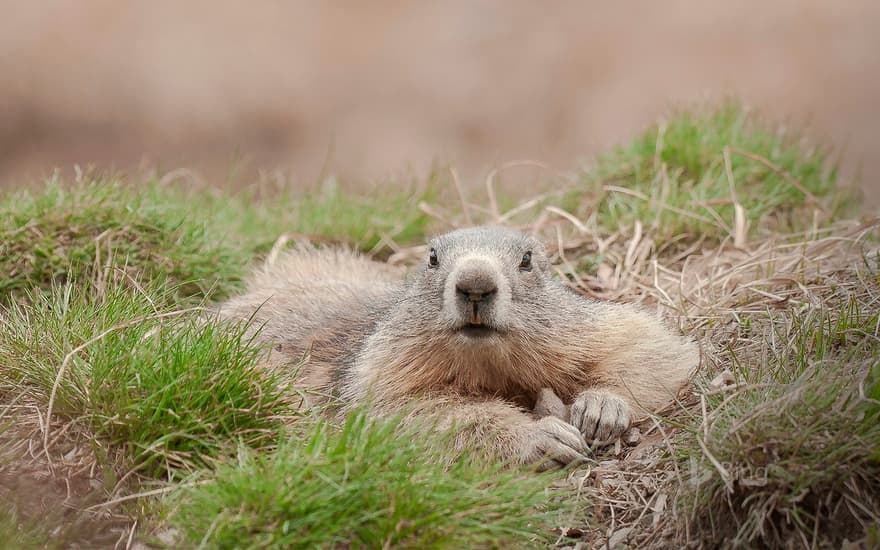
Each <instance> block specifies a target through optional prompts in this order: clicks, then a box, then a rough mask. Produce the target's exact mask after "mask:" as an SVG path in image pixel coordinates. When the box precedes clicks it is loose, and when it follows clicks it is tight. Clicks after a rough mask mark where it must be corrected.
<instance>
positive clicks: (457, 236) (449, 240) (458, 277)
mask: <svg viewBox="0 0 880 550" xmlns="http://www.w3.org/2000/svg"><path fill="white" fill-rule="evenodd" d="M549 267H550V262H549V261H548V260H547V256H546V253H545V251H544V247H543V246H542V245H541V243H540V242H538V241H537V240H535V239H533V238H531V237H529V236H527V235H523V234H521V233H519V232H516V231H513V230H510V229H505V228H499V227H477V228H470V229H461V230H458V231H453V232H451V233H447V234H445V235H441V236H439V237H436V238H434V239H433V240H431V241H430V242H429V243H428V254H427V257H426V258H425V262H424V266H423V267H422V269H421V270H420V271H419V272H418V273H417V274H416V276H415V277H414V278H413V279H412V280H411V281H410V290H411V291H412V292H415V293H417V294H419V295H420V296H422V297H423V300H424V302H423V305H424V306H425V310H423V311H424V312H425V313H427V314H429V315H431V316H432V318H433V319H434V322H435V323H436V325H437V328H438V329H439V330H441V331H444V332H447V333H451V334H452V335H454V336H455V337H456V339H457V341H458V342H460V343H461V344H463V345H475V344H479V345H485V344H491V343H492V342H497V343H500V340H501V339H503V338H504V337H505V336H506V335H508V334H510V333H516V332H518V331H522V330H525V326H524V324H523V322H522V321H523V320H526V319H529V318H530V317H532V314H530V312H531V311H532V310H533V309H534V305H533V304H536V303H537V302H540V301H541V295H542V294H543V288H544V286H545V285H546V284H548V283H549V282H550V273H549Z"/></svg>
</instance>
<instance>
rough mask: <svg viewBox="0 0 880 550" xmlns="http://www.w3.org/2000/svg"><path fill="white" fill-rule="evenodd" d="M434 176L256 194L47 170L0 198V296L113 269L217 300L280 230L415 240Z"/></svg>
mask: <svg viewBox="0 0 880 550" xmlns="http://www.w3.org/2000/svg"><path fill="white" fill-rule="evenodd" d="M435 187H436V182H434V181H433V180H432V181H429V182H427V183H426V184H425V185H422V186H420V187H419V188H415V187H414V188H413V191H412V192H411V193H405V192H401V191H398V192H396V193H394V194H387V193H382V192H381V191H379V192H377V193H376V194H375V195H373V196H372V197H370V198H367V197H358V196H351V195H346V194H344V193H342V192H341V191H340V190H339V188H338V187H336V186H333V185H328V186H325V188H324V189H323V190H321V191H320V192H318V193H314V194H310V195H307V196H305V197H302V196H294V195H291V194H290V193H287V192H283V191H281V192H278V193H277V194H276V195H275V196H273V197H272V198H271V199H270V200H266V201H263V202H259V201H254V200H251V199H252V197H249V196H248V195H247V194H239V195H235V196H224V195H220V194H217V193H213V192H209V191H184V190H182V189H180V188H175V187H169V186H162V185H159V184H158V183H148V184H145V185H143V186H138V187H134V186H131V185H127V184H125V183H123V182H122V181H119V180H115V179H110V180H104V179H95V180H83V181H78V182H77V183H75V184H73V185H70V186H67V185H63V184H61V183H59V182H56V181H51V182H49V183H47V185H46V187H45V188H44V189H42V190H40V191H37V192H33V191H28V190H23V191H17V192H11V193H7V194H4V195H3V196H2V197H0V272H2V273H4V274H7V275H6V276H5V277H3V279H0V299H3V300H4V301H9V300H16V299H19V300H20V299H22V295H23V294H25V293H26V292H27V291H28V290H29V289H32V288H40V289H43V290H47V289H49V288H50V287H52V285H57V284H60V283H63V282H65V281H68V280H70V281H84V280H90V279H94V278H96V277H98V278H100V277H105V276H109V275H112V273H109V274H108V273H107V272H108V271H112V270H116V271H120V272H123V273H126V274H128V275H130V276H131V277H133V278H134V279H137V280H142V279H143V280H153V279H162V280H166V281H168V282H169V283H170V284H171V285H173V287H174V289H175V292H174V294H172V295H169V296H168V298H171V299H172V300H173V301H174V302H175V303H180V302H181V301H184V300H187V299H188V298H189V300H188V301H189V302H198V301H202V300H204V299H205V298H211V299H218V298H221V297H223V296H226V295H228V294H229V293H230V292H232V291H234V290H235V289H236V288H238V286H239V283H240V280H241V277H242V276H244V275H245V274H246V272H247V267H248V265H249V264H250V263H251V262H252V261H253V259H254V258H255V256H258V255H261V254H265V253H267V252H268V251H269V250H270V249H271V247H272V245H273V243H275V242H276V240H277V239H278V238H279V236H281V235H290V236H293V237H296V236H304V237H312V238H316V239H325V240H329V241H334V242H340V243H346V244H349V245H352V246H356V247H359V248H362V249H365V250H380V251H381V249H382V248H383V247H386V246H394V247H396V246H399V244H403V245H405V244H413V243H414V242H416V241H418V240H419V239H421V237H422V236H423V234H424V231H425V228H426V227H427V225H428V223H429V221H430V220H429V218H428V217H427V216H426V215H425V214H424V213H423V212H421V211H420V210H419V209H418V208H416V204H417V203H418V202H420V201H422V200H426V199H430V198H431V197H433V196H435V195H436V190H435ZM398 243H399V244H398Z"/></svg>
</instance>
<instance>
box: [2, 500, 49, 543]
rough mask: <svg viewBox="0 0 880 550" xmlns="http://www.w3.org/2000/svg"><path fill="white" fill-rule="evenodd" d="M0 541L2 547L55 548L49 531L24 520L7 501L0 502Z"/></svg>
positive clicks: (33, 522)
mask: <svg viewBox="0 0 880 550" xmlns="http://www.w3.org/2000/svg"><path fill="white" fill-rule="evenodd" d="M0 541H3V542H2V544H3V545H4V546H3V547H4V548H56V547H57V546H56V545H54V544H52V541H51V537H50V536H49V533H47V532H46V530H45V528H43V527H42V526H40V525H39V524H38V523H37V522H35V521H32V520H31V521H27V520H24V519H23V518H22V517H21V515H20V514H19V513H18V510H17V509H16V508H15V506H13V505H12V504H9V503H2V504H0Z"/></svg>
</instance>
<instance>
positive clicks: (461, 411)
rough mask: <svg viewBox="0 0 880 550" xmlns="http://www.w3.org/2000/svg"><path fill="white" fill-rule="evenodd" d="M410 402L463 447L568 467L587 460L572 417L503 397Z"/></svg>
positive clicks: (551, 466)
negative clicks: (538, 412)
mask: <svg viewBox="0 0 880 550" xmlns="http://www.w3.org/2000/svg"><path fill="white" fill-rule="evenodd" d="M409 405H410V406H411V408H410V409H409V411H410V415H411V416H412V417H415V418H419V419H427V420H428V421H429V422H430V421H433V422H435V423H436V426H437V427H438V428H439V429H442V430H450V429H451V430H453V431H454V433H455V442H456V446H457V447H461V448H465V447H469V446H473V445H474V444H476V445H483V446H484V447H486V448H487V449H488V450H489V451H491V452H494V453H497V454H499V455H501V457H503V458H506V459H511V460H513V461H515V462H517V463H519V464H522V465H528V464H535V465H537V466H538V467H539V468H540V469H555V468H562V467H565V466H566V465H568V464H571V463H577V462H581V461H583V460H584V459H585V456H584V453H585V452H587V450H588V446H587V442H586V441H585V440H584V438H583V436H582V435H581V433H580V431H579V430H578V429H577V428H576V427H574V426H572V425H571V424H569V423H568V422H565V421H564V420H562V419H559V418H556V417H552V416H548V417H544V418H541V419H537V420H536V419H535V418H533V417H532V416H531V415H530V414H527V413H526V412H525V411H523V410H521V409H519V408H518V407H516V406H514V405H512V404H510V403H507V402H505V401H502V400H495V399H477V398H474V399H469V398H463V397H460V396H449V397H447V396H442V397H429V398H422V399H417V400H415V401H412V402H410V403H409ZM383 412H388V411H383Z"/></svg>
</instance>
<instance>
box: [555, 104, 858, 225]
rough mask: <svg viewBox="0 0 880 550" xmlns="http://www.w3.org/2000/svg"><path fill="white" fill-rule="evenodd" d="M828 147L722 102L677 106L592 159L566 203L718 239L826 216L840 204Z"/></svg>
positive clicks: (609, 217)
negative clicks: (682, 108) (690, 108)
mask: <svg viewBox="0 0 880 550" xmlns="http://www.w3.org/2000/svg"><path fill="white" fill-rule="evenodd" d="M836 180H837V171H836V170H835V169H834V167H833V165H831V164H830V163H829V154H828V153H827V152H826V151H825V150H823V149H821V148H818V147H816V146H808V145H806V144H804V143H802V142H801V141H800V140H799V138H798V136H796V135H788V134H786V133H785V132H783V131H782V130H781V129H779V128H774V127H772V126H770V125H768V124H766V123H765V122H764V121H762V120H760V119H758V118H757V117H755V116H754V115H752V114H750V113H749V112H747V111H745V110H744V109H743V108H742V107H741V106H740V105H739V104H738V103H735V102H730V103H727V104H724V105H722V106H721V107H718V108H713V109H704V110H698V111H679V112H677V113H674V114H673V115H672V116H670V117H669V119H668V120H666V121H664V122H661V123H658V124H657V125H655V126H653V127H651V128H649V129H647V130H646V131H645V132H644V133H643V134H642V135H641V136H639V137H637V138H636V139H635V140H634V141H633V142H632V143H630V144H629V145H627V146H624V147H620V148H618V149H615V150H614V151H612V152H611V153H608V154H605V155H603V156H601V157H599V159H598V160H597V162H596V164H595V166H593V167H591V168H590V169H588V170H587V171H585V172H584V174H583V175H582V176H581V181H580V183H579V184H578V185H577V186H576V187H575V188H574V189H573V190H572V191H571V195H570V197H569V200H568V201H567V206H568V207H569V208H570V210H571V211H572V212H576V213H578V215H579V217H581V218H589V217H590V216H595V217H596V221H597V223H598V224H599V225H600V226H601V227H602V228H603V229H604V230H605V231H607V232H609V233H611V232H614V231H616V230H618V229H619V228H621V227H629V226H632V224H633V223H634V222H636V221H639V222H640V223H641V224H642V225H644V226H645V228H646V229H647V230H648V232H649V233H656V238H657V240H658V241H659V242H666V241H670V240H673V239H679V238H682V237H683V238H684V239H686V240H696V239H707V240H712V241H720V240H721V239H724V238H728V237H729V238H731V239H734V238H736V237H737V236H738V235H739V236H740V238H739V239H738V240H742V239H743V238H744V237H748V236H754V235H756V234H762V235H764V236H766V235H768V234H770V233H773V232H786V231H793V230H799V229H804V228H808V227H810V225H811V224H812V223H813V222H814V211H815V212H816V216H817V217H818V219H817V220H816V222H817V223H820V224H821V223H826V222H827V221H828V220H830V219H832V218H833V217H835V215H837V214H838V213H839V210H840V209H841V208H842V207H843V206H844V205H845V203H846V201H845V200H844V197H843V196H842V195H841V194H840V193H839V192H836V191H837V190H836V189H835V184H836Z"/></svg>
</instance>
